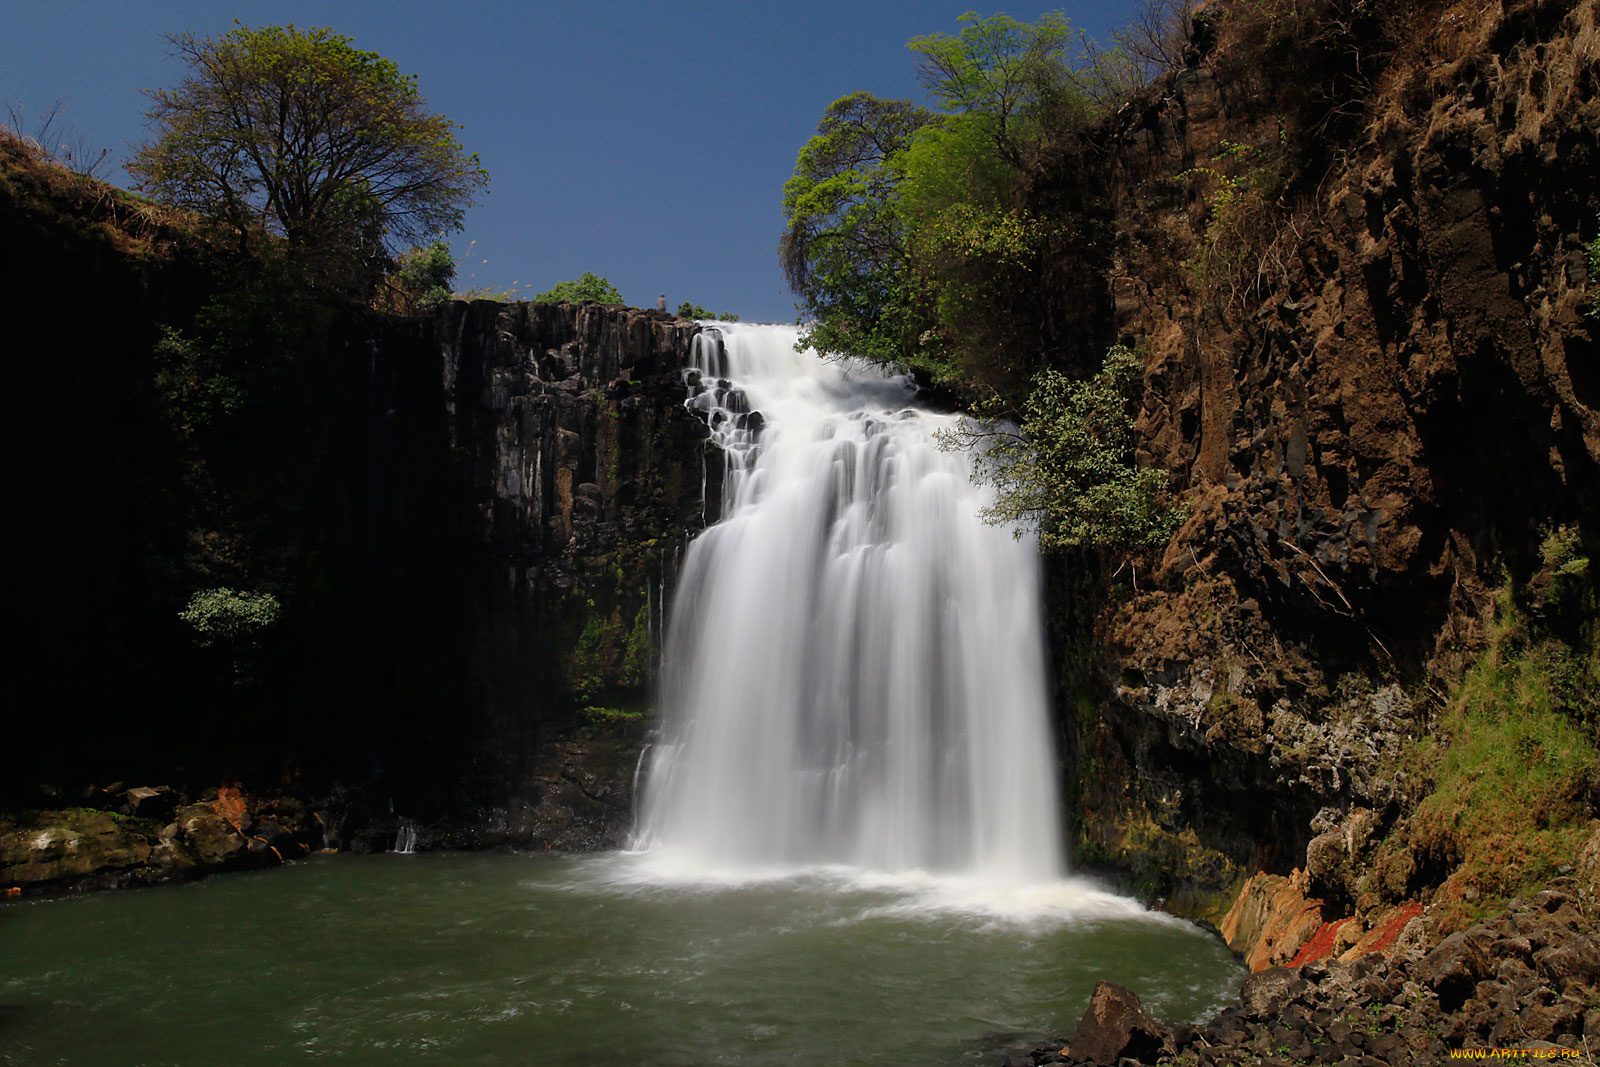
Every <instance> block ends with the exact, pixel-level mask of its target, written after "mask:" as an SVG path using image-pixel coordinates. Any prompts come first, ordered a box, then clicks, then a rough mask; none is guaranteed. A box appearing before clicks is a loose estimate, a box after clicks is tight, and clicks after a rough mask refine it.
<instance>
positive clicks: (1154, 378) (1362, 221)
mask: <svg viewBox="0 0 1600 1067" xmlns="http://www.w3.org/2000/svg"><path fill="white" fill-rule="evenodd" d="M1277 6H1278V7H1282V8H1284V9H1285V10H1287V9H1288V7H1289V5H1277ZM1257 7H1260V8H1262V9H1263V10H1266V9H1267V8H1270V7H1272V5H1266V6H1265V7H1263V6H1262V5H1257ZM1334 8H1336V9H1337V12H1344V13H1345V14H1347V15H1349V18H1348V19H1347V20H1345V21H1344V22H1342V23H1339V24H1337V25H1334V24H1333V23H1335V22H1336V21H1337V20H1335V19H1333V17H1332V14H1335V13H1337V12H1332V11H1331V13H1327V14H1328V17H1327V18H1324V19H1322V20H1321V21H1311V22H1305V21H1302V22H1300V23H1296V24H1294V26H1292V27H1289V28H1285V27H1284V26H1282V25H1277V27H1276V30H1275V29H1274V25H1275V24H1274V23H1272V22H1271V21H1270V20H1268V21H1266V22H1263V21H1262V20H1261V19H1259V18H1254V17H1247V16H1248V12H1249V11H1251V10H1254V9H1250V8H1248V7H1247V5H1231V4H1212V5H1209V6H1208V8H1207V9H1206V13H1205V14H1206V16H1207V17H1206V18H1203V19H1202V20H1201V26H1202V29H1203V30H1204V39H1203V40H1202V39H1201V35H1199V34H1197V37H1196V42H1195V44H1196V46H1197V47H1196V48H1194V49H1192V50H1191V58H1192V59H1193V60H1194V62H1193V65H1191V67H1190V68H1189V69H1187V70H1184V71H1182V72H1179V73H1177V74H1175V75H1173V76H1171V77H1169V78H1168V79H1166V80H1164V81H1163V82H1161V83H1159V84H1158V85H1157V86H1156V87H1155V89H1154V90H1153V91H1151V92H1150V93H1149V94H1147V95H1146V96H1144V97H1142V98H1140V99H1139V100H1136V101H1135V102H1134V103H1132V104H1130V105H1129V106H1127V107H1125V108H1124V109H1123V111H1122V112H1121V113H1120V114H1119V115H1118V116H1116V118H1115V119H1114V121H1113V122H1112V123H1110V124H1109V125H1108V127H1106V128H1105V129H1103V130H1101V131H1100V132H1099V134H1098V136H1099V141H1098V145H1099V148H1100V150H1101V151H1102V152H1103V155H1102V156H1101V157H1100V158H1099V160H1098V161H1097V162H1094V163H1093V164H1092V165H1090V166H1087V167H1086V168H1085V171H1084V175H1083V176H1082V179H1081V180H1083V181H1084V183H1085V185H1087V186H1091V187H1093V188H1094V189H1095V190H1097V191H1098V192H1097V193H1096V194H1095V195H1103V196H1104V197H1105V201H1104V203H1105V204H1106V207H1107V210H1108V211H1109V212H1110V213H1111V214H1112V215H1113V216H1114V217H1115V219H1116V233H1115V238H1114V241H1113V242H1112V243H1111V245H1110V246H1109V247H1108V248H1106V249H1105V250H1104V252H1103V255H1104V258H1105V267H1106V269H1105V281H1104V286H1105V288H1104V290H1103V291H1097V292H1094V293H1090V294H1087V296H1084V297H1080V298H1079V299H1080V302H1083V303H1088V304H1091V305H1095V304H1107V305H1109V306H1110V308H1111V311H1110V312H1109V319H1110V321H1109V322H1108V323H1107V324H1106V327H1105V330H1104V331H1103V332H1105V333H1107V334H1109V335H1114V336H1115V337H1117V338H1118V339H1121V340H1123V341H1125V342H1127V343H1130V344H1133V345H1138V346H1141V347H1143V349H1144V350H1145V351H1146V353H1147V355H1148V359H1147V368H1146V378H1145V386H1146V388H1145V394H1144V402H1143V409H1142V411H1141V413H1140V427H1141V436H1142V440H1143V446H1142V448H1143V457H1144V460H1145V461H1146V462H1148V463H1150V464H1152V465H1154V466H1157V467H1162V468H1166V469H1168V470H1170V471H1171V472H1172V473H1173V487H1174V490H1175V491H1176V492H1179V493H1182V494H1184V495H1185V496H1186V498H1187V500H1188V501H1189V502H1190V503H1191V504H1192V514H1191V517H1190V519H1189V521H1188V522H1187V524H1186V525H1185V526H1184V528H1183V529H1182V530H1181V531H1180V533H1179V534H1178V535H1177V537H1175V538H1174V539H1173V541H1172V542H1171V543H1170V545H1169V546H1168V547H1167V548H1166V550H1165V553H1164V555H1162V556H1161V557H1160V558H1158V559H1149V560H1146V561H1145V569H1144V570H1143V571H1140V570H1139V569H1138V568H1137V566H1135V567H1134V569H1133V570H1132V571H1131V572H1130V571H1129V570H1128V569H1127V568H1126V567H1125V568H1124V569H1123V571H1122V572H1121V573H1119V574H1118V575H1116V577H1115V580H1114V581H1113V582H1112V583H1111V584H1110V585H1108V586H1107V587H1106V588H1105V593H1104V595H1103V596H1101V597H1099V598H1098V599H1094V600H1092V602H1093V603H1095V604H1097V607H1095V608H1092V609H1087V610H1088V611H1090V612H1093V613H1094V615H1093V617H1092V618H1077V619H1073V615H1074V613H1079V614H1082V613H1084V612H1085V610H1086V609H1084V608H1083V607H1081V605H1082V604H1083V603H1085V602H1088V601H1085V600H1083V599H1079V600H1076V601H1074V602H1071V603H1068V602H1065V600H1064V599H1063V600H1061V601H1058V604H1057V606H1056V607H1055V608H1054V609H1053V611H1054V613H1055V614H1056V615H1058V616H1060V617H1062V618H1063V619H1064V620H1065V621H1063V622H1062V623H1061V625H1060V626H1059V629H1060V631H1061V633H1062V634H1065V635H1067V636H1068V637H1070V638H1071V641H1068V644H1069V645H1071V643H1072V641H1076V642H1077V646H1076V650H1074V647H1069V648H1068V649H1067V650H1066V652H1065V653H1064V657H1063V658H1064V661H1065V662H1067V663H1068V664H1070V665H1071V667H1072V670H1071V672H1070V674H1071V677H1070V678H1069V679H1068V680H1067V683H1066V684H1065V685H1064V686H1063V688H1064V690H1066V691H1067V692H1077V693H1078V694H1080V696H1079V706H1078V711H1077V713H1076V714H1075V715H1070V716H1068V722H1067V724H1066V730H1067V739H1068V745H1067V748H1068V751H1069V755H1070V762H1071V763H1072V769H1071V774H1072V777H1073V781H1074V785H1075V790H1074V795H1075V802H1074V804H1075V809H1076V810H1075V812H1074V814H1075V816H1076V825H1077V834H1078V838H1079V841H1080V845H1081V851H1082V854H1083V856H1084V857H1085V858H1086V859H1088V860H1090V861H1093V862H1101V863H1105V864H1109V865H1110V866H1112V867H1114V868H1117V869H1120V870H1121V871H1123V872H1125V873H1126V874H1127V875H1129V876H1130V877H1131V879H1132V880H1133V882H1134V884H1136V885H1138V886H1139V887H1140V888H1141V889H1142V890H1143V891H1144V892H1145V893H1146V894H1147V895H1149V896H1150V897H1152V898H1156V899H1162V900H1165V901H1166V903H1167V905H1168V906H1169V907H1172V908H1174V909H1176V910H1179V911H1181V912H1184V913H1187V914H1193V915H1198V916H1201V917H1205V918H1209V919H1210V920H1211V921H1213V922H1220V921H1221V919H1222V917H1223V913H1224V912H1226V911H1227V910H1228V908H1229V906H1230V904H1231V903H1233V902H1234V900H1235V895H1236V892H1237V890H1238V888H1239V886H1240V884H1241V883H1242V881H1243V879H1244V878H1245V877H1246V876H1247V875H1251V874H1255V873H1257V872H1269V873H1271V874H1275V875H1280V876H1287V875H1289V874H1290V873H1291V871H1292V870H1294V869H1296V868H1305V867H1307V865H1308V852H1307V849H1308V845H1312V844H1313V839H1314V838H1315V839H1317V841H1318V842H1321V843H1322V847H1320V848H1315V847H1314V848H1312V849H1311V854H1310V857H1309V865H1310V868H1311V881H1312V884H1311V886H1310V890H1311V896H1312V898H1314V899H1313V902H1314V903H1315V904H1317V905H1318V906H1319V907H1320V906H1322V905H1324V904H1326V905H1327V911H1328V915H1327V916H1326V917H1327V918H1330V919H1332V918H1339V917H1342V916H1346V915H1349V914H1351V910H1352V909H1353V908H1355V909H1356V910H1358V911H1361V912H1362V914H1363V916H1364V922H1365V923H1366V925H1367V926H1381V925H1382V923H1383V921H1385V916H1387V915H1389V914H1390V913H1391V912H1392V909H1393V908H1394V907H1395V906H1396V905H1398V904H1399V903H1400V902H1401V901H1404V900H1407V899H1409V898H1410V897H1412V896H1414V895H1417V894H1422V895H1423V896H1426V897H1428V899H1430V900H1431V899H1433V897H1432V894H1433V893H1434V892H1435V891H1436V888H1437V886H1438V884H1439V882H1440V881H1441V880H1444V879H1446V878H1447V877H1448V876H1449V875H1450V874H1451V871H1452V870H1454V869H1455V868H1454V867H1453V864H1454V863H1457V862H1459V860H1460V856H1458V855H1457V856H1454V857H1452V856H1450V855H1446V854H1440V855H1437V856H1434V857H1433V858H1432V859H1431V860H1430V859H1429V858H1428V856H1427V855H1426V854H1424V853H1423V852H1422V851H1421V850H1419V854H1418V858H1417V859H1416V861H1415V862H1414V863H1412V865H1411V866H1410V867H1407V868H1406V869H1405V870H1404V871H1399V870H1398V869H1397V870H1396V871H1391V872H1389V884H1388V888H1387V889H1386V890H1383V891H1379V888H1378V885H1377V883H1378V881H1379V880H1380V879H1378V878H1376V877H1369V876H1372V875H1373V866H1372V865H1373V864H1374V863H1375V862H1376V861H1375V859H1374V848H1375V847H1376V843H1377V842H1378V841H1379V840H1380V839H1381V838H1383V836H1384V834H1385V833H1389V832H1391V831H1392V830H1393V828H1394V827H1396V826H1397V825H1400V824H1403V823H1404V822H1405V820H1406V819H1407V817H1408V816H1409V814H1410V813H1412V812H1413V811H1415V809H1416V804H1417V802H1418V800H1419V798H1420V796H1421V795H1422V794H1423V793H1425V792H1426V790H1427V786H1428V784H1429V783H1426V782H1419V781H1416V780H1408V779H1407V773H1408V767H1410V766H1412V764H1413V763H1414V762H1415V761H1414V760H1412V761H1411V762H1408V758H1405V757H1404V754H1405V753H1409V752H1413V751H1414V746H1415V744H1416V742H1417V739H1419V738H1424V737H1431V736H1432V735H1433V733H1434V731H1435V729H1436V728H1437V727H1438V725H1439V723H1440V720H1441V718H1443V717H1444V716H1445V714H1446V711H1447V709H1448V708H1450V707H1454V706H1457V697H1456V692H1457V689H1458V687H1459V685H1460V683H1461V678H1462V675H1463V672H1464V671H1465V670H1467V668H1468V667H1469V666H1470V665H1471V664H1472V663H1473V662H1475V657H1477V656H1479V655H1480V654H1481V653H1482V652H1483V650H1484V649H1485V647H1487V646H1488V645H1489V644H1491V643H1492V634H1493V632H1495V627H1496V626H1497V625H1500V624H1503V623H1504V622H1505V612H1504V611H1498V612H1497V609H1496V607H1495V603H1496V597H1495V591H1496V590H1501V589H1507V588H1511V589H1521V588H1524V587H1540V583H1541V582H1548V581H1549V580H1550V574H1551V572H1552V568H1553V567H1559V566H1561V565H1563V564H1562V562H1561V560H1559V559H1556V560H1552V558H1551V553H1550V550H1549V547H1548V546H1549V544H1550V538H1551V536H1552V534H1553V532H1555V531H1563V530H1565V531H1567V533H1566V534H1563V535H1562V536H1569V537H1570V538H1571V539H1572V541H1573V543H1574V544H1578V543H1580V542H1584V543H1587V541H1586V539H1587V540H1592V539H1593V538H1594V536H1595V531H1596V528H1597V526H1596V519H1597V516H1600V378H1597V376H1596V369H1597V368H1600V345H1597V339H1600V324H1597V323H1596V322H1595V320H1594V319H1592V318H1586V317H1585V315H1584V307H1585V304H1586V302H1587V301H1588V300H1589V299H1590V298H1591V295H1592V292H1593V286H1594V282H1593V281H1592V280H1591V279H1590V278H1589V276H1588V268H1587V266H1586V263H1585V258H1584V246H1585V244H1586V242H1588V241H1590V240H1592V239H1593V237H1594V230H1595V226H1596V224H1597V223H1596V217H1597V210H1600V188H1597V186H1596V184H1595V182H1594V179H1593V175H1594V173H1595V172H1596V168H1597V166H1600V94H1597V90H1600V27H1597V12H1596V7H1595V5H1594V4H1592V3H1579V2H1567V3H1559V2H1533V0H1526V2H1507V3H1503V4H1489V5H1465V4H1456V5H1445V4H1438V5H1416V6H1414V7H1408V8H1406V10H1404V11H1402V12H1401V13H1400V15H1398V16H1395V17H1394V18H1391V19H1390V20H1389V21H1388V22H1386V23H1385V22H1382V21H1381V20H1380V19H1379V17H1378V14H1377V12H1379V11H1380V10H1383V9H1384V5H1377V4H1369V5H1363V4H1344V5H1334ZM1347 9H1348V10H1347ZM1388 9H1389V10H1391V11H1394V10H1396V7H1395V5H1388ZM1396 18H1399V19H1401V20H1402V21H1400V22H1398V23H1397V22H1396V21H1395V19H1396ZM1290 29H1293V30H1294V33H1290V32H1289V30H1290ZM1202 49H1208V50H1209V51H1207V52H1206V54H1205V55H1204V56H1203V57H1198V53H1199V52H1200V51H1201V50H1202ZM1085 195H1089V194H1085ZM1542 546H1543V547H1544V549H1545V551H1544V552H1543V554H1541V547H1542ZM1134 563H1135V564H1137V561H1134ZM1071 592H1074V593H1078V592H1081V590H1071ZM1508 596H1509V594H1508ZM1535 599H1536V598H1535ZM1535 611H1537V609H1535ZM1589 625H1590V626H1591V629H1592V623H1590V624H1589ZM1579 628H1580V629H1581V626H1580V627H1579ZM1575 632H1576V631H1575ZM1581 643H1582V642H1581V641H1580V642H1579V645H1581ZM1083 645H1088V646H1090V648H1089V650H1088V651H1085V650H1084V649H1083V648H1082V647H1081V646H1083ZM1086 659H1087V660H1090V661H1092V663H1091V664H1090V665H1088V666H1085V660H1086ZM1086 692H1087V693H1089V694H1091V696H1089V697H1088V698H1087V699H1086V698H1084V697H1083V695H1082V694H1084V693H1086ZM1569 710H1572V709H1569ZM1576 711H1577V712H1579V713H1581V712H1582V709H1576ZM1579 718H1580V719H1581V718H1582V715H1581V714H1579ZM1438 744H1439V745H1440V746H1441V747H1443V745H1444V740H1443V739H1442V737H1441V738H1440V739H1439V740H1438ZM1413 777H1415V776H1413ZM1580 793H1581V789H1580ZM1593 800H1594V798H1593V797H1592V796H1591V797H1589V798H1587V799H1584V798H1582V797H1581V796H1580V798H1579V799H1578V800H1577V801H1576V803H1577V805H1578V808H1580V809H1581V808H1582V807H1584V806H1585V805H1588V806H1589V810H1590V815H1589V816H1584V815H1583V814H1582V812H1581V810H1576V809H1575V811H1576V814H1573V813H1568V815H1569V816H1570V817H1571V818H1573V819H1574V820H1575V825H1580V826H1581V824H1582V822H1583V820H1584V818H1586V817H1592V815H1593V814H1594V811H1593ZM1563 817H1564V818H1565V817H1568V816H1563ZM1335 837H1337V838H1339V840H1340V841H1343V842H1344V844H1343V845H1342V846H1341V847H1340V848H1339V849H1337V850H1335V849H1333V848H1331V847H1330V846H1331V844H1332V842H1333V839H1334V838H1335ZM1446 851H1448V850H1446ZM1574 859H1575V857H1574ZM1408 862H1409V861H1408ZM1430 864H1431V865H1432V866H1431V868H1430V869H1428V870H1424V869H1423V868H1424V867H1427V866H1429V865H1430ZM1364 879H1365V880H1364ZM1453 891H1454V892H1455V893H1456V894H1457V895H1456V896H1455V897H1454V898H1453V899H1454V900H1456V901H1460V900H1461V899H1463V898H1462V897H1461V896H1460V894H1461V893H1466V894H1468V895H1467V897H1466V898H1465V899H1468V900H1471V899H1475V894H1476V892H1477V890H1475V889H1472V888H1471V887H1469V886H1466V885H1464V884H1463V885H1456V886H1454V889H1453ZM1448 895H1449V894H1448V893H1446V896H1448ZM1302 899H1303V898H1302ZM1441 899H1443V898H1441ZM1358 902H1359V903H1361V905H1362V907H1360V908H1357V907H1356V906H1357V904H1358ZM1316 928H1317V924H1316V923H1311V924H1310V929H1309V930H1308V931H1307V934H1306V936H1307V937H1309V936H1311V934H1313V933H1314V932H1315V930H1316ZM1365 929H1366V927H1365V926H1364V927H1363V929H1362V930H1356V931H1352V932H1350V936H1351V938H1352V940H1353V939H1354V938H1356V937H1359V936H1361V935H1362V933H1363V932H1364V931H1365ZM1286 947H1287V946H1286ZM1296 948H1298V944H1297V945H1296V946H1294V947H1290V948H1288V952H1287V955H1285V956H1284V960H1287V958H1288V957H1289V956H1292V955H1294V953H1295V949H1296Z"/></svg>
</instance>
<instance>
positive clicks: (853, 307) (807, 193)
mask: <svg viewBox="0 0 1600 1067" xmlns="http://www.w3.org/2000/svg"><path fill="white" fill-rule="evenodd" d="M932 119H933V113H932V112H930V111H928V110H927V109H926V108H922V107H919V106H917V105H915V104H913V103H911V102H910V101H908V100H882V99H879V98H878V97H875V96H873V95H872V94H870V93H852V94H850V95H849V96H845V97H841V98H840V99H838V100H835V101H834V102H833V103H832V104H829V105H828V108H827V110H826V111H824V112H823V115H822V121H821V122H820V123H818V125H817V133H816V136H814V137H812V138H811V139H810V140H809V141H807V142H806V144H805V146H804V147H802V148H801V149H800V155H799V157H798V158H797V159H796V160H795V169H794V176H793V177H792V178H790V179H789V180H788V182H786V183H785V184H784V187H783V217H784V222H785V228H784V232H783V237H782V239H781V241H780V242H779V245H778V253H779V258H780V260H781V261H782V264H783V270H784V275H785V277H787V279H788V281H789V285H790V288H792V289H793V290H794V291H795V292H796V293H798V294H799V295H800V297H801V300H802V306H803V308H804V310H805V311H806V312H807V313H809V314H810V315H811V316H812V319H813V322H812V324H811V326H810V327H809V328H808V329H807V331H806V338H805V340H806V343H808V344H811V345H813V346H815V347H816V348H818V349H819V350H821V351H825V352H840V353H845V354H848V355H854V356H861V357H864V358H868V359H875V360H880V361H884V362H890V361H894V360H897V359H901V358H904V356H905V355H906V353H908V352H910V351H912V350H913V349H914V347H915V345H916V340H917V338H918V336H919V335H920V334H921V333H922V332H923V331H924V330H925V329H926V328H927V326H928V325H929V324H930V319H929V316H928V314H927V312H926V309H923V308H919V307H918V306H917V304H918V300H917V293H916V291H915V287H914V284H913V281H912V278H911V265H912V264H911V254H910V249H909V238H908V234H907V227H906V225H905V221H904V219H903V218H902V216H901V213H900V210H899V205H898V203H897V197H896V191H897V187H898V185H899V183H900V180H901V178H902V177H903V176H904V156H905V153H906V150H907V148H909V147H910V144H911V139H912V136H913V135H914V134H915V132H916V131H917V130H918V129H919V128H921V127H922V126H924V125H926V124H927V123H928V122H930V121H932Z"/></svg>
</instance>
